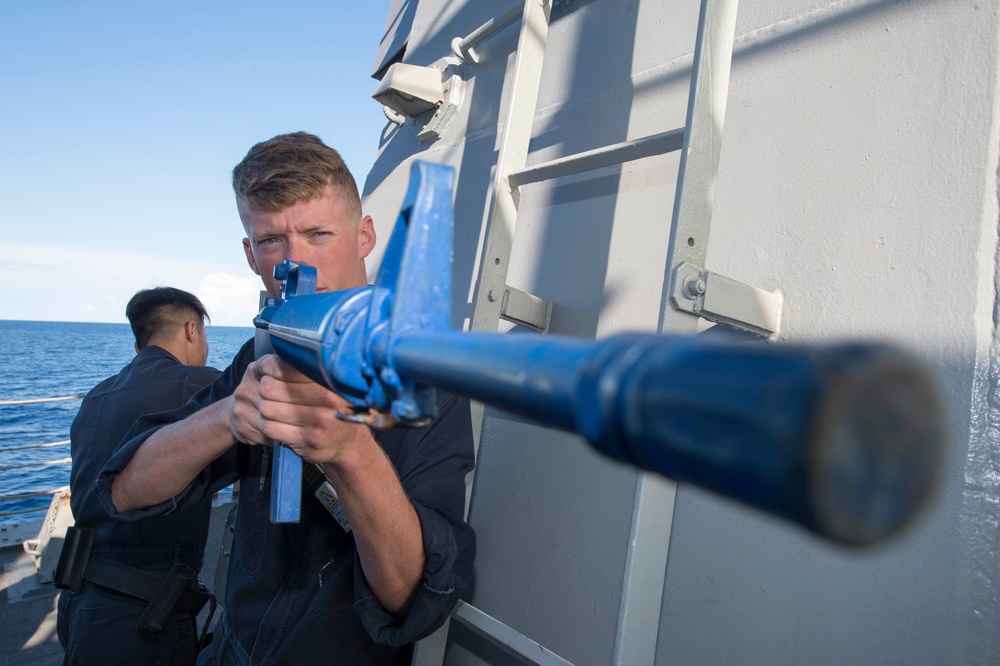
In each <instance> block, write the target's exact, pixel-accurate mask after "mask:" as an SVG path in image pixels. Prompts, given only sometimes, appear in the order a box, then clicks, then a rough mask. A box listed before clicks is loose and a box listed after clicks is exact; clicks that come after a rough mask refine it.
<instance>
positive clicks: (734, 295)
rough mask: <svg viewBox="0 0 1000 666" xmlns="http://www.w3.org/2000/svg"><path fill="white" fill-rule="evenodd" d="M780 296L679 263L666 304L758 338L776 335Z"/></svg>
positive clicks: (781, 298) (774, 292)
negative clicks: (668, 303)
mask: <svg viewBox="0 0 1000 666" xmlns="http://www.w3.org/2000/svg"><path fill="white" fill-rule="evenodd" d="M783 302H784V297H783V296H782V294H781V292H780V291H764V290H763V289H758V288H757V287H751V286H750V285H748V284H743V283H742V282H737V281H736V280H733V279H731V278H727V277H725V276H724V275H719V274H718V273H712V272H710V271H707V270H705V269H704V268H702V267H701V266H696V265H694V264H692V263H688V262H686V261H685V262H683V263H680V264H678V265H677V266H676V267H675V268H674V274H673V280H672V281H671V287H670V304H671V305H672V306H673V308H674V309H675V310H679V311H681V312H689V313H691V314H693V315H696V316H698V317H702V318H704V319H707V320H709V321H714V322H718V323H720V324H726V325H728V326H732V327H733V328H738V329H740V330H743V331H747V332H749V333H753V334H755V335H760V336H762V337H771V336H774V335H776V334H777V333H778V329H779V327H780V326H781V308H782V305H783Z"/></svg>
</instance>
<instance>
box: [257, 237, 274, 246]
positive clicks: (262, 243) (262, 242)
mask: <svg viewBox="0 0 1000 666" xmlns="http://www.w3.org/2000/svg"><path fill="white" fill-rule="evenodd" d="M277 242H278V239H277V238H261V239H260V240H259V241H257V245H260V246H261V247H266V246H268V245H274V244H275V243H277Z"/></svg>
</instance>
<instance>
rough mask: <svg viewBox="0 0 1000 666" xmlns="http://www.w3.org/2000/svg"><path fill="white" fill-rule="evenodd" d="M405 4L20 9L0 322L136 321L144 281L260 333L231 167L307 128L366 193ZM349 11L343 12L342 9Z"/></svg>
mask: <svg viewBox="0 0 1000 666" xmlns="http://www.w3.org/2000/svg"><path fill="white" fill-rule="evenodd" d="M389 5H390V0H365V1H364V2H352V3H346V2H339V1H336V0H315V1H313V0H283V1H282V2H276V1H272V2H257V1H253V2H234V1H225V2H221V1H220V2H215V1H212V0H201V1H199V2H191V1H187V0H181V1H176V2H170V3H147V2H134V1H133V2H126V1H119V0H116V1H88V2H79V1H78V2H55V1H48V0H38V1H37V2H31V1H27V0H23V1H20V2H5V3H4V4H3V8H2V10H0V233H2V241H0V280H2V282H3V284H5V285H6V287H7V288H6V289H5V290H4V295H3V296H2V297H0V319H32V320H49V321H95V322H124V321H125V316H124V309H125V304H126V302H127V301H128V299H129V298H130V297H131V295H132V294H133V293H134V292H135V291H136V290H138V289H141V288H144V287H148V286H152V285H171V286H175V287H180V288H183V289H188V290H190V291H193V292H195V293H196V294H198V295H199V296H200V297H201V298H202V300H203V301H204V302H205V304H206V306H207V307H208V309H209V312H210V314H211V315H212V321H213V323H214V324H218V325H249V322H250V320H251V319H252V316H253V314H254V310H255V308H256V303H257V300H256V294H257V291H258V290H259V289H260V285H259V281H258V279H257V277H256V276H254V275H253V274H252V273H251V272H250V269H249V268H248V267H247V265H246V259H245V258H244V255H243V250H242V247H241V244H240V240H241V239H242V237H243V232H242V227H241V226H240V223H239V218H238V217H237V216H236V211H235V206H234V204H233V197H232V192H231V189H230V185H229V174H230V172H231V170H232V167H233V166H234V165H235V164H236V162H238V161H239V160H240V159H241V158H242V157H243V155H244V154H245V153H246V151H247V149H248V148H249V147H250V146H251V145H252V144H253V143H255V142H257V141H260V140H262V139H266V138H269V137H271V136H273V135H275V134H278V133H281V132H286V131H295V130H300V129H301V130H306V131H311V132H314V133H316V134H318V135H319V136H321V137H322V138H323V139H324V140H325V141H326V142H327V143H328V144H330V145H332V146H334V147H336V148H337V149H338V150H340V151H341V153H342V155H343V156H344V159H345V160H346V161H347V164H348V166H349V167H350V168H351V170H352V171H353V172H354V174H355V177H356V178H357V179H358V182H359V185H361V184H363V182H364V179H365V176H366V175H367V173H368V171H369V169H370V168H371V165H372V163H373V162H374V160H375V154H376V150H377V148H378V141H379V137H380V135H381V132H382V128H383V126H384V124H385V117H384V116H383V114H382V110H381V106H380V105H379V104H377V103H376V102H375V101H374V100H372V99H371V94H372V92H373V91H374V89H375V85H376V81H375V80H374V79H372V78H371V71H372V67H373V64H374V60H375V55H376V51H377V49H378V45H379V41H380V39H381V36H382V32H383V29H384V27H385V22H386V17H387V14H388V11H389ZM347 7H349V8H350V9H349V11H347V12H345V11H344V10H345V8H347Z"/></svg>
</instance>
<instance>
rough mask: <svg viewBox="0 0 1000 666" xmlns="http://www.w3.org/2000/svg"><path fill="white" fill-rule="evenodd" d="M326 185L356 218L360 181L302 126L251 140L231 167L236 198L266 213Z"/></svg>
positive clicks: (321, 190) (306, 197)
mask: <svg viewBox="0 0 1000 666" xmlns="http://www.w3.org/2000/svg"><path fill="white" fill-rule="evenodd" d="M329 187H332V188H333V189H334V191H335V192H336V193H337V194H339V195H340V196H341V197H342V200H341V203H342V204H343V205H344V206H346V207H347V208H348V210H349V211H351V212H353V213H355V215H354V216H355V217H356V218H358V220H360V219H361V196H360V195H359V194H358V184H357V183H356V182H355V180H354V176H352V175H351V172H350V171H349V170H348V168H347V165H346V164H344V160H343V159H341V157H340V153H338V152H337V151H336V150H334V149H333V148H330V147H329V146H327V145H326V144H325V143H323V141H322V140H320V138H319V137H318V136H316V135H314V134H308V133H306V132H293V133H291V134H279V135H278V136H276V137H274V138H273V139H268V140H267V141H262V142H260V143H258V144H255V145H254V146H253V147H252V148H251V149H250V151H249V152H247V154H246V157H244V158H243V159H242V160H241V161H240V163H239V164H237V165H236V167H235V168H234V169H233V191H234V192H235V193H236V202H237V204H239V205H240V206H241V207H247V208H249V209H251V210H255V211H261V212H265V213H276V212H278V211H282V210H284V209H286V208H288V207H289V206H292V205H295V204H297V203H302V202H304V201H312V200H313V199H315V198H316V197H319V196H322V195H323V194H325V193H326V189H327V188H329Z"/></svg>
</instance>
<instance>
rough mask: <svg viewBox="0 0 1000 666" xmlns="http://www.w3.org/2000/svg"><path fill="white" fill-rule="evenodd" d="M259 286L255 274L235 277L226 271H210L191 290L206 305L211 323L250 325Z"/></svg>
mask: <svg viewBox="0 0 1000 666" xmlns="http://www.w3.org/2000/svg"><path fill="white" fill-rule="evenodd" d="M261 286H262V285H261V282H260V278H259V277H257V276H256V275H251V276H249V277H236V276H233V275H230V274H229V273H209V274H208V275H206V276H205V277H204V279H202V281H201V284H199V285H198V288H197V289H195V290H194V293H196V294H197V295H198V298H200V299H201V302H202V303H204V304H205V307H206V308H207V309H208V314H209V316H210V317H211V318H212V323H213V324H217V325H220V326H252V325H253V318H254V316H255V315H256V314H257V303H258V302H259V294H260V290H261Z"/></svg>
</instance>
